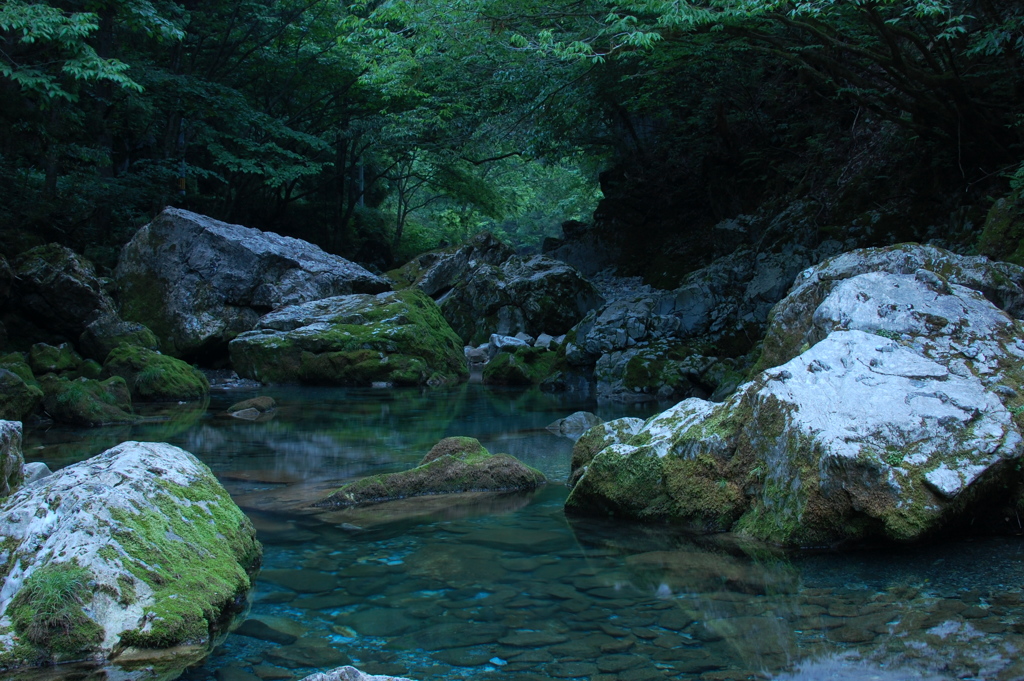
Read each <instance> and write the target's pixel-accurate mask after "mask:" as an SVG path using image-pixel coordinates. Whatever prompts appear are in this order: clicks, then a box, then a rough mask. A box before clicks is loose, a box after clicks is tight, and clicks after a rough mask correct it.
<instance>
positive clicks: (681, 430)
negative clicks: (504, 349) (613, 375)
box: [566, 247, 1024, 545]
mask: <svg viewBox="0 0 1024 681" xmlns="http://www.w3.org/2000/svg"><path fill="white" fill-rule="evenodd" d="M900 250H901V251H903V252H906V253H907V255H908V256H909V259H910V260H912V261H913V262H918V263H920V262H925V263H927V262H929V261H928V259H927V258H926V257H925V254H926V253H929V252H934V251H935V249H928V250H926V251H925V254H922V253H920V252H912V250H911V249H906V248H903V247H901V249H900ZM866 255H867V257H868V259H869V262H874V263H876V266H879V267H882V266H886V263H890V265H889V266H891V267H892V269H895V270H897V273H891V272H887V271H871V272H867V273H863V274H852V275H851V276H848V277H845V278H842V279H839V280H833V279H826V278H825V277H824V276H821V275H820V272H821V271H832V270H834V269H835V267H836V262H835V261H832V262H829V263H825V264H823V265H822V266H821V267H820V270H819V269H816V270H814V271H811V272H810V273H808V274H806V275H804V276H803V279H804V280H807V281H810V280H813V281H817V282H818V285H817V286H814V287H813V288H812V289H808V288H805V287H803V286H800V285H798V286H797V287H795V288H794V289H793V291H792V292H791V293H790V295H789V296H788V297H787V298H786V299H785V300H784V301H782V302H781V303H780V304H779V306H778V307H777V308H776V311H775V313H774V315H773V324H775V323H779V322H780V320H783V319H784V320H786V323H787V328H789V329H799V330H802V333H800V334H799V336H798V337H799V339H800V340H801V342H803V343H804V347H803V351H802V352H800V351H799V350H797V351H796V356H794V357H792V358H791V359H789V360H788V361H787V362H786V363H785V364H782V365H781V366H776V367H773V368H771V369H768V370H765V371H764V372H762V373H761V374H759V375H758V376H757V377H756V378H755V379H754V380H753V381H751V382H750V383H747V384H745V385H743V386H741V387H740V389H739V390H738V392H737V393H736V394H735V395H733V397H732V398H730V399H729V400H728V401H727V402H725V403H723V404H714V403H711V402H707V401H704V400H701V399H697V398H691V399H688V400H685V401H683V402H680V403H679V404H677V405H676V406H675V407H673V408H672V409H670V410H668V411H666V412H664V413H662V414H661V415H659V416H657V417H655V418H653V419H651V420H650V421H648V423H647V424H646V425H645V426H644V427H643V429H642V430H640V432H638V433H637V434H636V435H633V436H632V437H630V438H629V439H627V440H625V441H624V442H616V443H613V444H610V445H609V446H607V447H605V448H604V449H602V450H601V451H599V452H597V453H596V455H594V457H593V459H592V461H590V463H589V464H586V463H583V462H582V460H581V462H580V463H581V466H582V467H581V468H580V469H579V470H577V471H574V474H573V477H574V478H575V479H576V486H575V487H574V488H573V491H572V493H571V494H570V496H569V499H568V500H567V502H566V505H567V507H569V508H574V509H579V510H589V511H598V512H601V513H608V512H611V513H614V514H617V515H623V516H629V517H635V518H644V519H666V518H668V519H672V520H674V521H677V522H680V523H682V524H685V525H688V526H689V527H691V528H692V529H696V530H712V531H716V530H728V529H732V530H736V531H740V532H742V533H745V534H749V535H752V536H755V537H758V538H761V539H766V540H769V541H773V542H778V543H781V544H789V545H816V544H827V543H832V542H837V541H843V540H862V539H887V540H895V541H911V540H916V539H921V538H924V537H929V536H934V535H936V534H937V533H939V532H940V531H942V530H944V529H946V528H948V527H951V526H955V525H956V524H958V523H966V522H969V520H970V519H971V518H972V517H973V516H975V515H976V514H977V515H980V516H981V517H985V513H984V512H983V511H982V510H980V509H983V508H989V509H996V508H998V507H999V505H1000V504H1010V503H1012V502H1013V500H1014V497H1015V495H1016V494H1018V493H1019V492H1020V491H1021V489H1022V484H1024V478H1022V477H1021V474H1020V473H1019V472H1018V471H1017V470H1016V468H1017V464H1018V462H1019V460H1020V457H1021V453H1022V438H1021V433H1020V425H1021V424H1020V419H1021V417H1020V416H1019V413H1020V411H1021V409H1020V406H1021V404H1022V403H1024V398H1021V397H1020V396H1019V395H1018V393H1017V392H1016V390H1015V389H1014V388H1015V387H1017V386H1020V385H1021V383H1022V382H1024V369H1022V364H1024V325H1022V323H1021V322H1018V321H1015V320H1013V319H1011V318H1010V317H1009V316H1007V315H1006V314H1005V313H1004V312H1002V311H1001V310H999V309H998V308H997V307H996V306H995V305H993V304H992V303H991V302H990V301H989V300H987V299H986V298H985V297H983V296H982V294H981V293H979V292H978V291H976V290H972V289H970V288H967V287H964V286H961V285H958V284H954V283H950V282H949V281H947V280H944V279H943V277H942V275H941V274H939V273H937V272H933V271H931V270H920V271H916V272H911V273H910V274H904V273H900V270H901V268H900V267H898V266H896V265H893V264H891V263H892V261H889V260H886V259H884V258H881V259H879V258H874V259H871V257H872V256H874V255H877V253H870V252H868V253H867V254H866ZM846 257H847V256H843V258H846ZM836 260H840V259H836ZM847 262H849V260H847ZM899 262H905V260H904V259H903V258H900V259H897V263H899ZM931 262H933V263H934V262H935V261H931ZM939 262H946V261H945V260H940V261H939ZM860 268H863V269H867V268H868V264H865V263H861V267H860ZM852 269H859V268H858V267H854V268H852ZM936 269H939V268H938V267H937V268H936ZM980 274H982V275H984V273H980ZM813 300H816V301H817V304H814V305H812V304H811V303H809V302H808V301H813ZM797 309H799V310H802V311H803V312H802V313H801V314H797V313H796V312H795V310H797ZM780 337H781V336H780ZM786 337H787V338H788V337H791V336H788V335H787V336H786ZM792 345H793V343H792V342H785V343H778V344H777V346H776V347H777V348H779V351H781V350H782V349H784V348H790V347H792ZM808 346H809V347H808Z"/></svg>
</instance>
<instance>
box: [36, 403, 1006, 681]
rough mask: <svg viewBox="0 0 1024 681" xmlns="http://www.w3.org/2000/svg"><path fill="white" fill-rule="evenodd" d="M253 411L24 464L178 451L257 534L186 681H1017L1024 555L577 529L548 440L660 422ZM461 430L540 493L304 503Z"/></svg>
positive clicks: (56, 441) (125, 436)
mask: <svg viewBox="0 0 1024 681" xmlns="http://www.w3.org/2000/svg"><path fill="white" fill-rule="evenodd" d="M255 394H256V393H251V392H227V393H224V392H222V393H214V395H213V396H212V397H211V399H210V401H209V403H208V404H203V405H198V406H197V405H179V406H176V407H172V408H161V409H157V408H150V409H149V410H148V411H146V412H145V415H146V416H147V417H149V420H148V421H147V422H146V423H142V424H138V425H134V426H131V427H124V428H99V429H92V430H75V429H66V428H56V427H54V428H51V429H48V430H45V431H44V430H27V431H26V434H25V442H24V449H25V456H26V460H29V461H37V460H41V461H45V462H46V463H47V464H49V465H50V466H51V467H60V466H64V465H68V464H70V463H73V462H75V461H79V460H82V459H84V458H86V457H88V456H91V455H94V454H97V453H99V452H100V451H103V450H104V449H105V448H107V447H110V446H112V445H114V444H117V443H118V442H121V441H123V440H130V439H134V440H158V441H165V442H170V443H172V444H175V445H178V446H181V447H183V448H185V449H187V450H189V451H191V452H193V453H194V454H196V455H197V456H198V457H199V458H200V459H202V460H203V461H205V462H206V463H207V464H208V465H209V466H210V467H211V468H212V469H213V471H214V472H215V473H216V474H217V476H218V478H219V479H220V480H221V482H222V483H223V484H224V485H225V487H226V488H227V489H228V491H229V492H230V493H231V494H232V496H233V498H234V499H235V501H236V502H237V503H238V504H239V505H240V506H241V507H242V509H243V510H244V511H245V512H246V513H247V514H248V515H249V517H250V518H251V519H252V520H253V522H254V524H255V525H256V528H257V531H258V535H259V539H260V540H261V541H262V542H263V545H264V550H265V553H264V564H263V571H262V573H261V575H260V577H259V579H258V581H257V583H256V587H255V590H254V593H253V596H252V607H251V610H250V611H249V613H248V621H246V623H245V624H243V626H242V629H241V630H239V631H240V632H243V633H233V634H231V635H229V636H227V637H226V638H225V639H224V640H223V641H222V642H221V643H220V644H219V645H218V646H217V647H216V648H215V649H214V650H213V651H212V652H211V654H210V655H209V656H208V657H207V658H206V659H205V660H204V661H203V662H202V663H200V664H198V665H195V666H192V667H190V668H188V669H187V670H185V671H184V672H182V673H181V675H180V679H182V680H183V681H207V680H208V679H209V680H213V679H216V680H217V681H257V680H260V679H262V680H265V681H273V680H285V679H292V678H296V679H297V678H302V677H303V676H304V675H306V674H309V673H313V672H315V671H323V670H326V669H329V668H332V667H334V666H338V665H341V664H348V663H351V664H353V665H355V666H357V667H359V668H360V669H362V670H364V671H366V672H370V673H375V674H394V675H400V676H407V677H410V678H413V679H418V680H420V681H428V680H435V679H459V678H466V679H469V678H472V679H491V678H493V679H499V678H500V679H503V680H510V681H529V680H533V679H550V678H565V679H593V680H594V681H647V680H656V679H667V678H668V679H701V680H702V681H728V680H732V679H737V680H738V679H753V678H758V679H760V678H785V679H851V680H852V679H880V680H895V679H910V678H913V679H920V678H934V679H986V680H988V679H998V680H1000V681H1009V680H1010V679H1024V662H1021V661H1020V660H1021V658H1022V657H1024V655H1022V653H1021V651H1022V649H1024V601H1022V596H1021V587H1022V586H1024V560H1022V558H1024V544H1022V543H1021V540H1020V538H1019V537H1009V538H984V539H980V538H979V539H974V540H958V541H956V542H954V543H949V544H945V545H942V546H935V547H907V548H897V549H887V550H876V551H857V552H844V553H840V552H822V551H819V552H813V553H806V552H805V553H792V552H790V553H784V552H781V551H778V550H775V549H773V548H771V547H766V546H763V545H759V544H754V543H751V542H746V541H743V540H741V539H739V538H736V537H732V536H729V535H719V536H714V537H692V536H686V535H683V534H679V533H677V532H673V531H672V530H671V528H668V527H662V526H639V525H635V524H627V523H622V522H618V521H615V520H614V519H611V518H572V517H568V518H567V517H566V515H565V514H564V512H563V510H562V505H563V502H564V500H565V497H566V494H567V492H568V490H567V488H566V487H565V485H564V482H565V480H566V478H567V476H568V474H569V459H570V453H571V449H572V441H571V440H569V439H566V438H563V437H559V436H556V435H554V434H552V433H550V432H548V431H547V430H545V428H544V427H545V426H546V425H547V424H548V423H550V422H552V421H554V420H556V419H558V418H560V417H563V416H566V415H568V414H570V413H572V412H573V411H576V410H579V409H585V410H589V411H594V412H595V413H597V414H598V415H599V416H601V417H602V418H605V419H610V418H616V417H619V416H626V415H630V416H641V417H643V416H648V415H650V414H651V413H653V412H654V411H655V410H657V409H658V406H657V405H648V406H646V407H627V406H623V405H616V404H607V405H597V404H595V403H593V402H590V401H587V400H585V399H580V398H573V397H567V396H553V395H545V394H541V393H539V392H536V391H531V392H523V391H519V390H502V389H491V388H487V387H485V386H481V385H479V384H470V385H463V386H459V387H457V388H453V389H442V390H414V389H410V390H369V389H366V390H356V389H329V388H297V387H267V388H266V389H264V390H262V391H261V392H260V393H259V394H265V395H270V396H271V397H273V398H274V399H275V400H276V401H277V403H278V409H277V411H276V414H275V415H274V418H272V419H271V420H268V421H264V422H243V421H238V420H235V419H231V418H229V417H225V416H224V415H223V412H224V410H225V409H226V408H227V406H228V405H230V404H231V403H232V402H235V401H238V400H241V399H244V398H247V397H251V396H254V395H255ZM666 406H668V405H660V408H664V407H666ZM451 435H468V436H472V437H476V438H478V439H479V440H480V441H481V442H482V443H483V444H484V445H485V446H486V447H488V448H489V449H490V450H491V451H492V452H507V453H510V454H513V455H515V456H517V457H519V458H520V459H521V460H523V461H524V462H526V463H528V464H529V465H531V466H534V467H536V468H539V469H540V470H542V471H543V472H544V473H545V475H547V476H548V479H549V484H548V485H547V486H546V487H544V488H542V489H541V490H539V491H538V492H536V493H531V494H523V495H496V496H495V495H471V496H467V497H463V498H459V499H453V498H450V497H448V498H445V497H431V498H426V499H420V500H407V501H403V502H398V503H395V504H388V505H380V506H373V507H369V508H367V509H363V510H358V511H354V510H352V511H344V512H337V511H333V512H328V511H316V510H314V509H311V508H309V503H310V502H313V501H315V500H316V499H317V498H319V497H321V496H323V495H324V494H326V493H327V492H328V491H330V490H332V489H334V488H335V487H336V486H337V485H338V484H340V483H341V482H343V481H345V480H348V479H351V478H354V477H359V476H362V475H367V474H371V473H380V472H389V471H395V470H402V469H404V468H408V467H411V466H413V465H415V464H416V463H417V462H418V461H419V459H420V458H421V457H422V456H423V454H425V453H426V451H427V450H428V449H429V448H430V447H431V446H432V445H433V444H434V443H436V442H437V441H438V440H439V439H441V438H442V437H446V436H451ZM66 678H71V677H66ZM75 678H82V679H84V678H90V679H91V678H97V679H98V678H117V673H116V670H115V669H113V668H111V669H108V670H106V671H102V670H101V671H99V672H96V674H93V675H83V676H76V677H75Z"/></svg>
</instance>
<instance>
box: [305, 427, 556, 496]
mask: <svg viewBox="0 0 1024 681" xmlns="http://www.w3.org/2000/svg"><path fill="white" fill-rule="evenodd" d="M545 482H546V479H545V477H544V474H543V473H541V472H540V471H538V470H537V469H535V468H531V467H530V466H527V465H525V464H523V463H522V462H520V461H519V460H518V459H516V458H515V457H512V456H509V455H508V454H494V455H492V454H491V453H490V452H488V451H487V449H486V448H484V447H483V445H481V444H480V442H479V441H477V440H476V439H474V438H470V437H451V438H445V439H444V440H441V441H440V442H438V443H437V444H436V445H434V447H433V448H431V450H430V451H429V452H428V453H427V455H426V456H424V457H423V460H422V461H421V462H420V465H419V466H417V467H416V468H413V469H411V470H408V471H402V472H399V473H389V474H385V475H372V476H370V477H367V478H362V479H361V480H357V481H355V482H351V483H349V484H347V485H344V486H343V487H341V488H340V489H338V491H336V492H334V493H333V494H331V495H330V496H328V497H327V498H325V499H323V500H322V501H320V502H318V503H317V504H316V505H317V506H334V507H348V506H355V505H358V504H368V503H381V502H385V501H393V500H396V499H405V498H408V497H416V496H423V495H428V494H457V493H461V492H511V491H520V490H531V489H535V488H537V487H540V486H541V485H543V484H545Z"/></svg>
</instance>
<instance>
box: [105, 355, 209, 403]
mask: <svg viewBox="0 0 1024 681" xmlns="http://www.w3.org/2000/svg"><path fill="white" fill-rule="evenodd" d="M103 368H104V370H105V371H106V372H107V373H108V374H110V375H111V376H117V377H120V378H122V379H124V381H125V383H126V384H127V385H128V388H129V390H131V394H132V396H133V397H135V398H136V399H140V400H145V401H153V402H188V401H192V400H201V399H203V398H204V397H206V396H207V395H208V394H209V392H210V383H209V381H208V380H207V379H206V376H204V375H203V373H202V372H201V371H199V370H198V369H196V368H195V367H193V366H191V365H189V364H187V363H186V362H183V361H182V360H180V359H177V358H175V357H169V356H167V355H164V354H161V353H159V352H157V351H156V350H150V349H148V348H144V347H139V346H136V345H120V346H118V347H117V348H115V349H114V350H112V351H111V352H110V354H109V355H107V361H106V363H105V364H104V365H103Z"/></svg>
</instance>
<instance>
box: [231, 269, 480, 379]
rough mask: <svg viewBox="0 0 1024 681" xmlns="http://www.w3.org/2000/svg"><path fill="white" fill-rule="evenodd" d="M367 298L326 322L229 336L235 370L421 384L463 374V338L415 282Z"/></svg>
mask: <svg viewBox="0 0 1024 681" xmlns="http://www.w3.org/2000/svg"><path fill="white" fill-rule="evenodd" d="M365 299H366V305H365V306H363V307H361V308H360V309H359V313H358V315H350V319H348V320H346V321H344V322H338V323H334V324H331V325H330V326H329V327H328V328H320V329H316V330H312V331H308V332H307V331H303V332H301V333H295V334H288V335H286V334H276V333H275V334H264V335H251V336H247V337H243V338H239V339H236V340H235V341H232V343H231V345H230V349H231V361H232V364H233V365H234V367H235V370H236V371H238V373H239V374H240V375H242V376H246V377H248V378H255V379H257V380H261V381H266V382H270V383H294V382H301V383H309V384H323V385H369V384H370V383H373V382H377V381H383V382H389V383H394V384H395V385H425V384H430V383H432V382H433V383H437V382H456V381H459V380H463V379H465V378H467V377H468V376H469V370H468V367H467V366H466V360H465V355H464V353H463V349H462V347H463V346H462V341H461V340H459V337H458V336H456V335H455V333H454V332H453V331H452V330H451V327H450V326H448V323H447V322H446V321H445V320H444V318H443V317H442V316H441V312H440V310H439V309H438V307H437V305H436V304H435V303H434V301H433V300H431V299H430V298H429V297H427V296H426V295H424V294H423V293H422V292H421V291H420V290H419V289H415V288H411V289H407V290H404V291H399V292H397V293H392V294H387V295H385V296H377V297H374V296H366V297H365ZM356 317H357V318H356Z"/></svg>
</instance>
